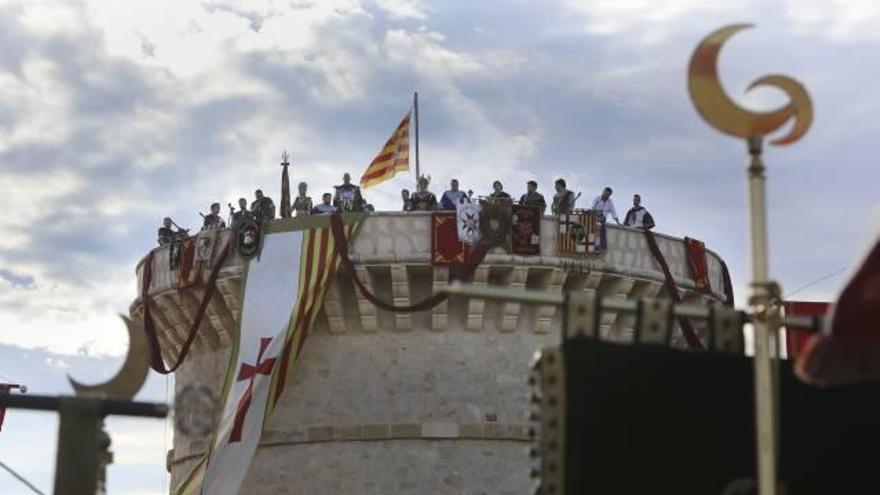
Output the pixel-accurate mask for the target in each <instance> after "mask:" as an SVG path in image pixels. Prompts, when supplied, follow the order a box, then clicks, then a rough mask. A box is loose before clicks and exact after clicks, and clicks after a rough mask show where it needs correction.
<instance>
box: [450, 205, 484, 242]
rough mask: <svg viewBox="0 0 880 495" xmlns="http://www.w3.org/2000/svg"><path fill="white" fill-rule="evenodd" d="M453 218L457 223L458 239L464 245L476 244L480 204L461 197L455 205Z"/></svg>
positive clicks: (478, 237) (478, 234) (478, 236)
mask: <svg viewBox="0 0 880 495" xmlns="http://www.w3.org/2000/svg"><path fill="white" fill-rule="evenodd" d="M455 216H456V218H457V221H458V238H459V239H460V240H461V242H463V243H465V244H468V245H471V246H473V245H474V244H476V243H477V241H479V240H480V204H479V203H474V202H473V201H471V200H470V198H468V197H467V196H462V197H461V198H459V199H458V203H457V204H456V205H455Z"/></svg>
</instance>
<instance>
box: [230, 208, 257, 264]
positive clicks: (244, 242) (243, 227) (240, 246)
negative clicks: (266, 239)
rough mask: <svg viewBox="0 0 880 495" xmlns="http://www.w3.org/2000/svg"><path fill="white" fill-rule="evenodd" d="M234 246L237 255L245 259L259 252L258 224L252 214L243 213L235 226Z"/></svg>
mask: <svg viewBox="0 0 880 495" xmlns="http://www.w3.org/2000/svg"><path fill="white" fill-rule="evenodd" d="M235 242H236V244H235V246H236V249H237V250H238V255H239V256H240V257H241V258H244V259H246V260H248V259H251V258H253V257H254V256H256V255H257V254H258V253H259V252H260V246H261V244H262V235H261V229H260V224H259V223H258V222H257V220H256V219H255V218H254V217H253V215H244V216H242V218H241V220H240V221H239V222H238V223H237V224H236V227H235Z"/></svg>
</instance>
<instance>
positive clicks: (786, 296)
mask: <svg viewBox="0 0 880 495" xmlns="http://www.w3.org/2000/svg"><path fill="white" fill-rule="evenodd" d="M847 268H848V267H843V268H840V269H837V270H835V271H833V272H831V273H829V274H828V275H823V276H821V277H819V278H817V279H816V280H813V281H811V282H807V283H805V284H804V285H802V286H800V287H798V288H797V289H795V290H793V291H791V292H789V293H788V294H786V295H785V296H783V299H788V298H789V297H791V296H793V295H795V294H797V293H798V292H800V291H802V290H804V289H806V288H807V287H812V286H814V285H816V284H818V283H819V282H824V281H826V280H828V279H829V278H831V277H834V276H837V275H840V274H841V273H843V272H845V271H846V269H847Z"/></svg>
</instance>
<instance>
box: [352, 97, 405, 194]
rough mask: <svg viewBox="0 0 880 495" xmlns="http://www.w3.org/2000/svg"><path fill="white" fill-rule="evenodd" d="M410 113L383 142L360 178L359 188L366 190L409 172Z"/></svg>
mask: <svg viewBox="0 0 880 495" xmlns="http://www.w3.org/2000/svg"><path fill="white" fill-rule="evenodd" d="M411 114H412V111H409V112H406V115H404V116H403V119H402V120H401V121H400V124H398V126H397V129H395V130H394V133H393V134H391V137H390V138H388V141H386V142H385V146H383V147H382V151H380V152H379V154H378V155H376V158H374V159H373V161H372V162H371V163H370V165H369V166H368V167H367V170H366V171H365V172H364V175H363V176H362V177H361V186H362V187H363V188H364V189H366V188H368V187H371V186H375V185H376V184H379V183H382V182H385V181H386V180H389V179H391V178H392V177H394V175H395V174H397V172H406V171H408V170H409V121H410V115H411Z"/></svg>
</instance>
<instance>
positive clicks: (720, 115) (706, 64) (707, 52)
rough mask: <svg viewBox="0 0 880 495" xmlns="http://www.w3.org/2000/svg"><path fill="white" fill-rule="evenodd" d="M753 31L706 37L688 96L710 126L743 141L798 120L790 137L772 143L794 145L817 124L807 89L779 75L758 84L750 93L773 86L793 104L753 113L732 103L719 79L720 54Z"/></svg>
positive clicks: (694, 60) (695, 58)
mask: <svg viewBox="0 0 880 495" xmlns="http://www.w3.org/2000/svg"><path fill="white" fill-rule="evenodd" d="M750 27H752V25H751V24H732V25H730V26H725V27H723V28H721V29H718V30H717V31H714V32H713V33H711V34H709V35H708V36H706V37H705V38H704V39H703V41H701V42H700V44H699V45H697V48H696V49H695V50H694V53H693V55H691V61H690V64H689V66H688V92H689V93H690V95H691V101H692V102H693V103H694V106H695V107H696V108H697V111H698V112H699V113H700V115H701V116H702V117H703V120H705V121H706V122H708V123H709V125H711V126H712V127H714V128H716V129H718V130H719V131H721V132H723V133H725V134H730V135H732V136H736V137H741V138H749V137H756V136H765V135H767V134H770V133H771V132H773V131H776V130H777V129H779V128H780V127H782V126H783V125H784V124H785V123H786V122H788V121H789V119H791V118H794V119H795V123H794V127H792V129H791V131H790V132H789V133H788V134H787V135H786V136H783V137H781V138H778V139H775V140H773V141H771V143H772V144H778V145H782V144H790V143H793V142H795V141H797V140H798V139H800V138H801V136H803V135H804V134H805V133H806V132H807V129H809V128H810V124H811V123H812V121H813V104H812V102H811V101H810V95H809V94H807V90H806V89H805V88H804V87H803V85H801V84H800V83H799V82H797V81H795V80H794V79H792V78H790V77H788V76H783V75H778V74H773V75H769V76H764V77H762V78H760V79H758V80H756V81H755V82H753V83H752V84H750V85H749V87H748V88H747V89H746V91H749V90H751V89H752V88H754V87H757V86H773V87H775V88H779V89H781V90H782V91H784V92H785V93H786V94H787V95H788V98H789V102H788V104H787V105H785V106H784V107H782V108H779V109H777V110H774V111H772V112H752V111H749V110H746V109H744V108H742V107H741V106H739V105H737V104H736V102H734V101H733V100H731V99H730V98H729V97H728V96H727V94H726V93H725V92H724V88H722V87H721V82H720V81H719V79H718V52H720V51H721V46H722V45H723V44H724V42H725V41H727V39H728V38H730V37H731V36H733V35H734V34H736V33H737V32H738V31H740V30H742V29H746V28H750Z"/></svg>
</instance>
